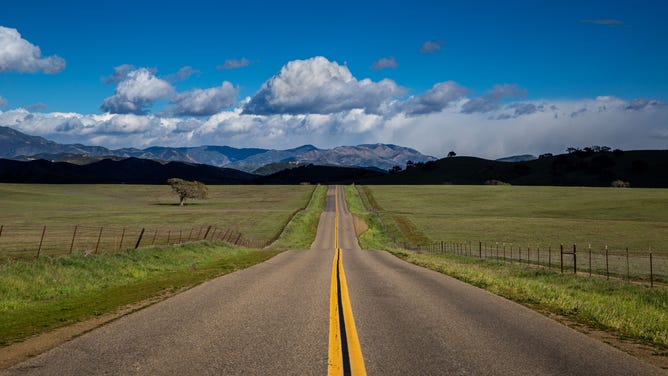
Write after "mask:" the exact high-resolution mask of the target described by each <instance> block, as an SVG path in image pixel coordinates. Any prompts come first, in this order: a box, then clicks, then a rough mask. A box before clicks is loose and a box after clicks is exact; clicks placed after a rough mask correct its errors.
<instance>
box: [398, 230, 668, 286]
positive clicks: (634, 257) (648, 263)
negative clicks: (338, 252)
mask: <svg viewBox="0 0 668 376" xmlns="http://www.w3.org/2000/svg"><path fill="white" fill-rule="evenodd" d="M402 246H403V248H406V249H410V250H414V251H419V252H426V253H432V254H453V255H458V256H466V257H475V258H483V259H492V260H497V261H500V262H507V263H516V264H525V265H529V266H538V267H545V268H548V269H558V270H560V272H561V273H577V274H584V275H589V276H592V275H598V276H604V277H606V278H607V279H610V278H613V279H624V280H627V281H629V282H631V281H634V282H639V283H646V284H649V285H650V286H654V285H655V284H662V285H665V284H666V283H668V256H666V254H665V253H657V252H652V251H647V252H638V251H630V250H629V249H628V248H625V249H623V250H610V249H608V247H607V246H605V247H603V249H595V248H592V247H591V245H589V244H588V245H587V246H586V247H579V246H578V245H577V244H572V245H570V246H566V245H564V244H559V245H558V246H554V247H553V246H543V247H541V246H530V245H529V246H519V245H515V244H510V243H502V242H482V241H476V242H472V241H460V242H457V241H438V242H433V243H429V244H425V245H419V246H410V245H408V244H403V245H402Z"/></svg>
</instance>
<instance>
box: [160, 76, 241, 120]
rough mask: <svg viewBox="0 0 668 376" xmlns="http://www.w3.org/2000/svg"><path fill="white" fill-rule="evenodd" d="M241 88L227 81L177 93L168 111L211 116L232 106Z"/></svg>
mask: <svg viewBox="0 0 668 376" xmlns="http://www.w3.org/2000/svg"><path fill="white" fill-rule="evenodd" d="M238 93H239V90H238V89H237V88H235V87H234V85H232V84H231V83H229V82H227V81H225V82H223V84H222V85H220V86H218V87H212V88H210V89H194V90H192V91H187V92H184V93H179V94H176V95H175V96H174V97H173V98H172V99H171V100H170V102H171V103H172V105H171V106H170V107H169V108H168V110H167V112H168V113H170V114H172V115H175V116H210V115H214V114H216V113H218V112H220V111H222V110H223V109H225V108H229V107H232V106H233V105H234V104H235V103H236V101H237V95H238Z"/></svg>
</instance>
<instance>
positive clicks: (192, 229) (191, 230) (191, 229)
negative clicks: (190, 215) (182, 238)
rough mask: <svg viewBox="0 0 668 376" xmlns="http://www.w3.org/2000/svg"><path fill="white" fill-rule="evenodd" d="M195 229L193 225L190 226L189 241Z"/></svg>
mask: <svg viewBox="0 0 668 376" xmlns="http://www.w3.org/2000/svg"><path fill="white" fill-rule="evenodd" d="M194 230H195V229H194V228H192V227H191V228H190V234H188V241H190V239H191V238H192V236H193V231H194Z"/></svg>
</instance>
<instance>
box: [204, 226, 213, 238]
mask: <svg viewBox="0 0 668 376" xmlns="http://www.w3.org/2000/svg"><path fill="white" fill-rule="evenodd" d="M209 231H211V226H209V227H207V229H206V232H205V233H204V240H206V237H207V236H208V235H209Z"/></svg>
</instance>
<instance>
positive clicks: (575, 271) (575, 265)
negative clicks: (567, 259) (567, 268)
mask: <svg viewBox="0 0 668 376" xmlns="http://www.w3.org/2000/svg"><path fill="white" fill-rule="evenodd" d="M577 253H578V248H577V245H576V244H575V243H573V274H578V254H577Z"/></svg>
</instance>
